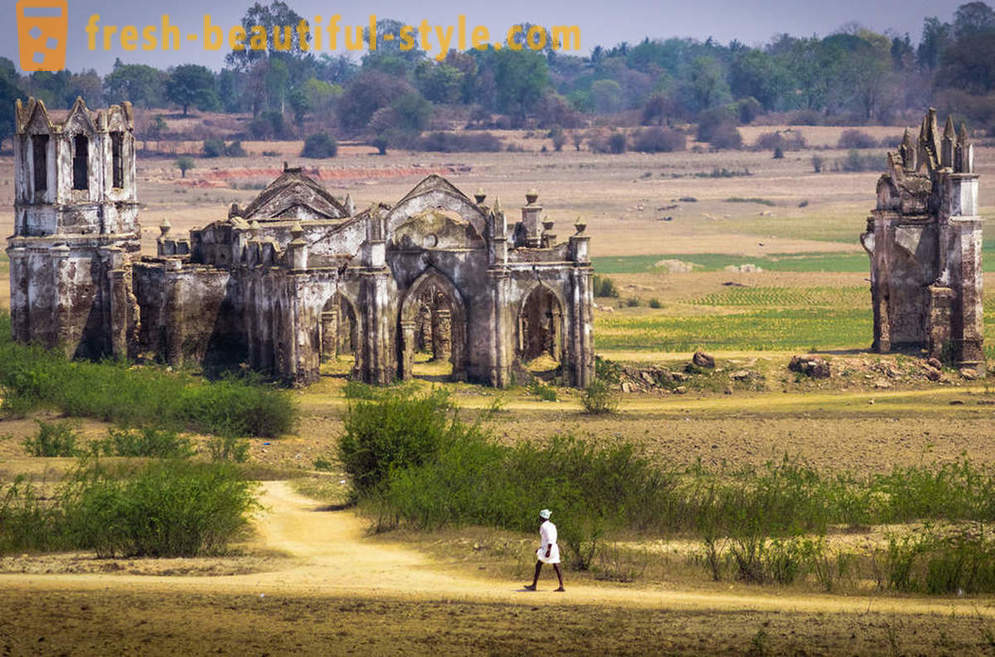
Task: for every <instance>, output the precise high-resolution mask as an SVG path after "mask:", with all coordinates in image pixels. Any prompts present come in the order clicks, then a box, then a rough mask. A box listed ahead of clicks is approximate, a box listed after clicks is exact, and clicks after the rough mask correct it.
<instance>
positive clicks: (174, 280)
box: [163, 260, 185, 367]
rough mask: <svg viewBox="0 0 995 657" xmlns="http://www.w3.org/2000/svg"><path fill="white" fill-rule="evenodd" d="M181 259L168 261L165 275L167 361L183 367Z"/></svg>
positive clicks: (174, 365) (172, 364)
mask: <svg viewBox="0 0 995 657" xmlns="http://www.w3.org/2000/svg"><path fill="white" fill-rule="evenodd" d="M182 266H183V263H181V262H180V261H179V260H169V261H167V263H166V273H165V276H164V277H163V279H164V282H165V284H166V318H165V320H166V362H167V363H169V364H170V365H171V366H173V367H183V356H184V354H183V341H184V339H185V336H184V332H183V322H184V319H183V315H184V312H183V278H182V273H181V271H180V270H181V268H182Z"/></svg>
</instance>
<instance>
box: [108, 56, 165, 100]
mask: <svg viewBox="0 0 995 657" xmlns="http://www.w3.org/2000/svg"><path fill="white" fill-rule="evenodd" d="M166 77H167V75H166V74H165V73H163V72H162V71H160V70H158V69H155V68H152V67H151V66H146V65H145V64H122V63H121V60H120V59H118V60H116V61H115V62H114V70H113V71H111V72H110V73H108V74H107V75H106V76H105V77H104V92H105V93H106V95H107V99H108V100H109V101H110V102H115V103H116V102H120V101H124V100H127V101H130V102H131V103H132V104H133V105H135V106H136V107H142V108H146V109H148V108H150V107H162V106H163V95H164V92H165V81H166Z"/></svg>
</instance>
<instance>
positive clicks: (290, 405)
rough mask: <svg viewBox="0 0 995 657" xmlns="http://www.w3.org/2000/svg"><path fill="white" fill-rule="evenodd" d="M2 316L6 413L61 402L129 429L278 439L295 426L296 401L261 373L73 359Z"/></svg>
mask: <svg viewBox="0 0 995 657" xmlns="http://www.w3.org/2000/svg"><path fill="white" fill-rule="evenodd" d="M10 336H11V334H10V317H9V316H8V315H6V314H3V315H0V386H2V387H3V388H4V395H3V396H4V410H5V411H6V410H9V409H13V410H14V411H16V412H18V413H24V412H26V411H27V410H29V409H33V408H38V407H41V406H54V407H56V408H58V409H59V410H61V411H62V412H64V413H66V414H67V415H71V416H78V417H92V418H96V419H98V420H103V421H106V422H115V423H118V424H121V425H125V426H132V427H142V426H155V427H160V428H163V429H170V430H174V431H183V430H190V431H197V432H205V433H213V434H220V435H236V436H265V437H275V436H278V435H280V434H283V433H287V432H288V431H290V430H291V429H292V428H293V425H294V422H295V421H296V417H297V409H296V406H295V404H294V399H293V397H291V395H290V393H289V392H288V391H286V390H280V389H278V388H275V387H273V386H269V385H265V384H263V383H261V382H260V381H259V380H258V379H255V378H244V379H238V378H226V379H222V380H219V381H214V382H207V381H201V380H198V379H195V378H193V377H191V376H189V375H185V374H182V373H172V372H167V371H165V370H163V369H160V368H157V367H138V368H131V367H128V366H127V364H125V363H115V362H100V363H95V362H91V361H82V360H81V361H70V360H68V359H67V358H66V357H65V356H64V355H63V354H61V353H59V352H57V351H54V350H53V351H49V350H46V349H42V348H40V347H37V346H30V345H21V344H17V343H15V342H14V341H13V340H12V338H11V337H10Z"/></svg>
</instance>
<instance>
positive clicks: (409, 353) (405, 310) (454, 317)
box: [398, 267, 467, 379]
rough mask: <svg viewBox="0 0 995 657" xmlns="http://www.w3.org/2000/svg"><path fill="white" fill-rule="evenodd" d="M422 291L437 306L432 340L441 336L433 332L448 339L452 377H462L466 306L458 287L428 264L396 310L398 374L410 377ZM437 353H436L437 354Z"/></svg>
mask: <svg viewBox="0 0 995 657" xmlns="http://www.w3.org/2000/svg"><path fill="white" fill-rule="evenodd" d="M425 295H432V296H433V297H434V298H435V300H436V304H437V305H438V306H439V307H438V308H437V309H436V310H435V311H434V313H435V314H434V318H433V328H432V330H433V335H434V338H433V339H434V340H436V341H437V340H439V338H440V336H439V335H435V333H436V332H441V334H442V339H443V340H448V348H449V355H448V359H449V360H450V361H451V362H452V364H453V373H452V377H453V378H454V379H461V378H463V377H464V376H465V374H466V356H467V307H466V302H465V301H464V299H463V295H462V294H460V291H459V289H458V288H457V287H456V285H455V284H453V282H452V281H451V280H450V279H449V277H448V276H446V275H445V274H443V273H442V272H441V271H439V270H438V269H436V268H435V267H429V268H428V269H426V270H425V271H424V272H422V274H421V275H420V276H419V277H418V278H417V279H416V280H415V282H414V283H412V284H411V287H409V288H408V290H407V292H405V294H404V299H403V300H402V301H401V309H400V312H399V314H398V324H399V327H398V329H399V330H398V335H399V336H400V340H399V351H400V354H399V356H400V357H399V358H398V363H399V370H400V371H399V372H398V374H399V376H400V377H401V378H402V379H409V378H411V376H412V364H413V362H414V353H415V343H416V336H415V328H416V324H417V319H418V313H419V311H420V310H421V308H422V306H423V303H422V299H423V297H424V296H425ZM436 355H437V356H439V354H438V353H437V354H436Z"/></svg>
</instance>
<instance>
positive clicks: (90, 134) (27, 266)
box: [7, 99, 140, 358]
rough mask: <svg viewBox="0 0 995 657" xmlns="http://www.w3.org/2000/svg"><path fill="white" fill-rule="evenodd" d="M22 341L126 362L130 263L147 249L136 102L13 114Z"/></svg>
mask: <svg viewBox="0 0 995 657" xmlns="http://www.w3.org/2000/svg"><path fill="white" fill-rule="evenodd" d="M14 112H15V114H14V120H15V123H16V126H15V137H14V188H15V197H14V234H13V236H11V238H10V239H9V240H8V248H7V253H8V255H9V257H10V288H11V290H10V291H11V322H12V325H13V333H14V338H15V339H17V340H20V341H22V342H27V341H29V340H31V341H36V342H40V343H42V344H45V345H48V346H52V347H54V346H60V347H62V348H64V349H65V350H66V351H67V355H70V356H82V357H89V358H99V357H106V356H112V357H122V358H123V357H127V355H128V345H127V343H128V331H129V328H133V327H132V326H130V325H131V324H133V321H132V320H133V315H134V313H133V308H134V307H135V304H134V300H133V298H132V296H131V281H130V266H129V263H130V259H131V255H132V254H136V253H137V252H138V251H139V248H140V245H139V237H140V232H139V230H140V229H139V224H138V199H137V191H136V185H135V141H134V118H133V116H132V110H131V105H130V104H129V103H124V104H122V105H114V106H112V107H110V108H108V109H107V110H101V111H91V110H89V109H87V107H86V105H85V104H84V103H83V100H82V99H77V100H76V103H75V104H74V105H73V107H72V109H70V110H69V111H68V112H65V111H61V112H60V111H49V110H47V109H46V108H45V104H44V103H43V102H42V101H40V100H35V99H31V100H29V101H28V102H27V104H22V103H21V101H20V100H18V101H17V103H16V105H15V109H14Z"/></svg>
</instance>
